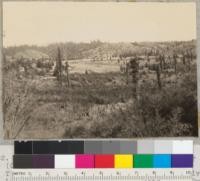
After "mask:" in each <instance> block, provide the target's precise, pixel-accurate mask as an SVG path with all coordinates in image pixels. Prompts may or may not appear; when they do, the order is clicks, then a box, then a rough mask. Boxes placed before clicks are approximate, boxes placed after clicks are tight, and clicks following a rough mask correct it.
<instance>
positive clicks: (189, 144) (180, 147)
mask: <svg viewBox="0 0 200 181" xmlns="http://www.w3.org/2000/svg"><path fill="white" fill-rule="evenodd" d="M172 153H173V154H193V141H192V140H186V141H173V151H172Z"/></svg>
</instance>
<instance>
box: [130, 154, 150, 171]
mask: <svg viewBox="0 0 200 181" xmlns="http://www.w3.org/2000/svg"><path fill="white" fill-rule="evenodd" d="M133 158H134V160H133V162H134V164H133V165H134V168H153V155H151V154H138V155H134V157H133Z"/></svg>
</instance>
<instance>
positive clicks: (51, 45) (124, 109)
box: [1, 1, 198, 139]
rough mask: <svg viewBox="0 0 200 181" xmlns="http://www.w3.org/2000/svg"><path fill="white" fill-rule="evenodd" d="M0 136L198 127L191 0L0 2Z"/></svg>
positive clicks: (155, 133) (158, 132) (131, 133)
mask: <svg viewBox="0 0 200 181" xmlns="http://www.w3.org/2000/svg"><path fill="white" fill-rule="evenodd" d="M2 19H3V25H2V27H3V28H2V30H3V48H2V50H1V51H2V55H3V57H2V62H1V66H2V89H3V96H2V102H3V121H4V123H3V129H4V138H6V139H69V138H145V137H196V136H198V108H197V52H196V45H197V37H196V3H195V2H79V1H76V2H67V1H57V2H56V1H30V2H26V1H4V2H3V17H2Z"/></svg>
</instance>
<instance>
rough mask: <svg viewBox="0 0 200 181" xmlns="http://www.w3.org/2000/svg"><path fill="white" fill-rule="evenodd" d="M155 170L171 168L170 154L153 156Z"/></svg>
mask: <svg viewBox="0 0 200 181" xmlns="http://www.w3.org/2000/svg"><path fill="white" fill-rule="evenodd" d="M153 166H154V168H171V155H170V154H155V155H154V156H153Z"/></svg>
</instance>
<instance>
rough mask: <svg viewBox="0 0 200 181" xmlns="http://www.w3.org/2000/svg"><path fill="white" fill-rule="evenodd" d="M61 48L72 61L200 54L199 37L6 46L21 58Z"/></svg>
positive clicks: (48, 55) (41, 56)
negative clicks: (182, 39) (155, 40)
mask: <svg viewBox="0 0 200 181" xmlns="http://www.w3.org/2000/svg"><path fill="white" fill-rule="evenodd" d="M57 47H60V49H61V52H62V55H63V58H64V59H68V60H73V59H84V58H91V59H94V60H97V61H98V60H110V59H112V58H116V57H121V56H122V57H129V56H131V55H149V56H151V55H156V54H157V53H158V52H159V53H163V54H165V55H166V54H167V55H172V54H173V52H176V53H177V54H184V53H185V52H187V51H190V52H191V53H192V54H193V55H196V40H191V41H185V42H183V41H181V42H176V41H173V42H141V43H136V42H133V43H125V42H120V43H107V42H101V41H92V42H90V43H73V42H67V43H57V44H50V45H48V46H29V45H22V46H13V47H7V48H4V49H3V52H4V55H6V56H11V57H12V58H15V59H19V58H24V59H36V60H37V59H55V58H56V56H57Z"/></svg>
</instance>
